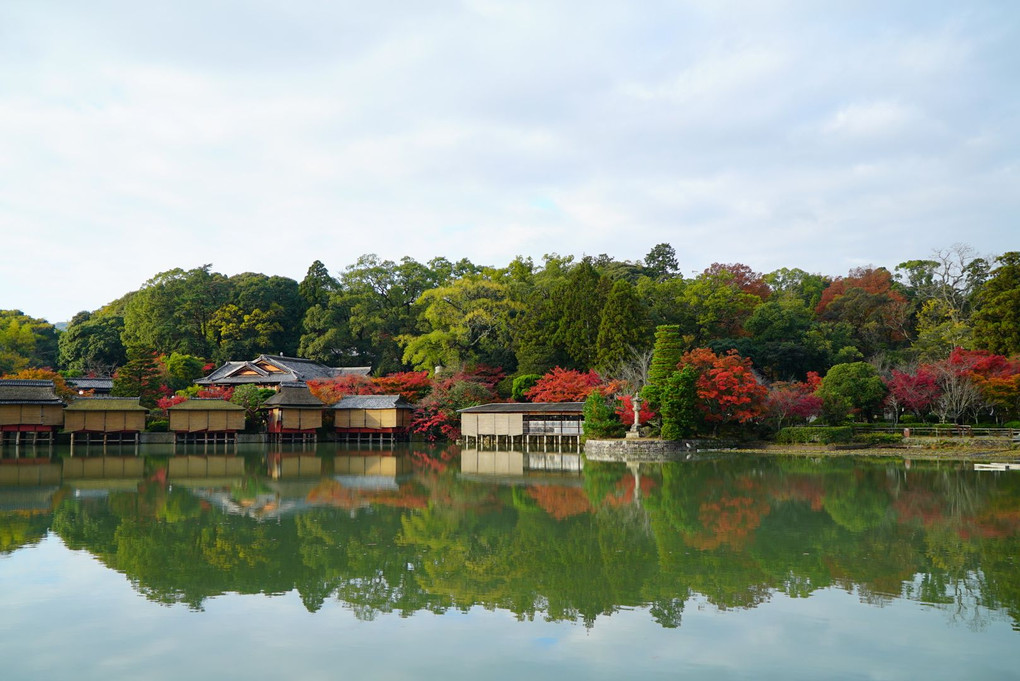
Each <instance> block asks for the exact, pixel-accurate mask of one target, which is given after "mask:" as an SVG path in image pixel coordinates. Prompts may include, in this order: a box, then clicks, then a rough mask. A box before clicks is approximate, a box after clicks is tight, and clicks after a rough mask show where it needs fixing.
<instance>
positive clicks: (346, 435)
mask: <svg viewBox="0 0 1020 681" xmlns="http://www.w3.org/2000/svg"><path fill="white" fill-rule="evenodd" d="M413 411H414V407H413V406H411V403H410V402H408V401H407V400H405V399H404V398H403V397H401V396H400V395H348V396H347V397H345V398H343V399H342V400H340V401H339V402H337V403H336V404H335V405H333V425H334V427H335V428H336V432H337V434H338V435H340V436H341V438H342V439H346V440H357V441H359V442H360V441H362V440H368V441H372V440H379V441H382V442H392V441H394V440H402V439H406V438H407V435H408V433H409V432H410V429H411V414H412V412H413Z"/></svg>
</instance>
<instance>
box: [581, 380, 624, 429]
mask: <svg viewBox="0 0 1020 681" xmlns="http://www.w3.org/2000/svg"><path fill="white" fill-rule="evenodd" d="M623 430H624V428H623V424H622V423H620V419H618V418H617V417H616V412H615V411H614V410H613V405H612V404H610V402H608V401H607V400H606V398H605V397H604V396H603V395H602V393H600V392H599V391H598V390H593V391H592V392H591V394H589V395H588V397H587V399H585V401H584V435H585V437H620V436H621V435H623Z"/></svg>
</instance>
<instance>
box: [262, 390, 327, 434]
mask: <svg viewBox="0 0 1020 681" xmlns="http://www.w3.org/2000/svg"><path fill="white" fill-rule="evenodd" d="M262 408H263V409H264V410H266V412H267V414H266V417H267V418H266V429H267V430H268V431H269V439H270V441H272V442H315V440H316V431H318V429H319V428H322V411H323V409H325V408H326V406H325V405H324V404H323V403H322V401H321V400H320V399H319V398H318V397H316V396H315V395H313V394H312V393H311V391H310V390H309V389H308V386H307V385H305V384H304V383H298V384H284V385H281V386H280V392H278V393H276V394H275V395H273V396H272V397H270V398H269V399H268V400H266V401H265V402H264V403H263V404H262Z"/></svg>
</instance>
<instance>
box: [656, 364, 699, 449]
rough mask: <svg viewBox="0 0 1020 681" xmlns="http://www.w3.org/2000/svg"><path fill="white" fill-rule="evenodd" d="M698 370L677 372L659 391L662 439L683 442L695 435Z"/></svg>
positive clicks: (686, 368) (688, 368) (689, 367)
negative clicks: (684, 439) (682, 440)
mask: <svg viewBox="0 0 1020 681" xmlns="http://www.w3.org/2000/svg"><path fill="white" fill-rule="evenodd" d="M697 383H698V370H697V369H695V368H694V367H691V366H685V367H684V368H683V369H680V370H678V371H675V372H674V373H673V374H671V375H670V377H669V378H667V379H666V382H665V384H664V385H663V386H662V388H661V389H660V391H659V403H660V408H659V411H660V413H661V415H662V439H664V440H681V439H683V438H685V437H690V436H692V435H694V433H695V431H696V429H697V425H698V410H697V400H698V390H697Z"/></svg>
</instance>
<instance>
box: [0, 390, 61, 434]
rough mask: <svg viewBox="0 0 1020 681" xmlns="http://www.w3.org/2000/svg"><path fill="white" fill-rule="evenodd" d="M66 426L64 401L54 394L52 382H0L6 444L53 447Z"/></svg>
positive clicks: (0, 422) (0, 413) (1, 420)
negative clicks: (57, 433)
mask: <svg viewBox="0 0 1020 681" xmlns="http://www.w3.org/2000/svg"><path fill="white" fill-rule="evenodd" d="M63 424H64V402H63V400H61V399H60V398H59V397H57V395H56V393H55V392H53V381H39V380H19V379H2V380H0V435H2V442H3V444H14V445H20V444H35V443H38V442H48V443H51V444H52V442H53V439H54V435H55V434H56V431H58V430H59V429H60V427H61V426H62V425H63Z"/></svg>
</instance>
